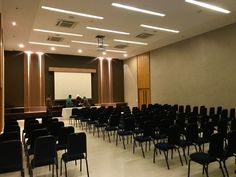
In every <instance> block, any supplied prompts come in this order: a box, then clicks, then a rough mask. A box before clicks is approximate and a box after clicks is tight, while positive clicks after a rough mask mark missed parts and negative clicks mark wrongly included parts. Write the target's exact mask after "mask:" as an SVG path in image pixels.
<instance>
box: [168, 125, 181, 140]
mask: <svg viewBox="0 0 236 177" xmlns="http://www.w3.org/2000/svg"><path fill="white" fill-rule="evenodd" d="M179 141H180V132H179V129H178V127H177V126H173V125H172V126H170V127H169V130H168V143H169V144H179Z"/></svg>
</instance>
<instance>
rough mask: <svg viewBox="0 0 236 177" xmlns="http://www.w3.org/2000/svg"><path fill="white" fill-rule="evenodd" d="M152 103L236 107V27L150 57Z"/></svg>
mask: <svg viewBox="0 0 236 177" xmlns="http://www.w3.org/2000/svg"><path fill="white" fill-rule="evenodd" d="M150 66H151V91H152V93H151V98H152V102H153V103H155V102H158V103H169V104H184V105H186V104H190V105H206V106H208V107H210V106H218V105H222V106H223V107H225V108H231V107H236V24H233V25H230V26H227V27H224V28H221V29H217V30H214V31H212V32H208V33H205V34H203V35H200V36H197V37H194V38H191V39H187V40H185V41H181V42H178V43H176V44H172V45H169V46H166V47H163V48H160V49H156V50H154V51H152V52H151V53H150Z"/></svg>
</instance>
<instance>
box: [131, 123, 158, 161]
mask: <svg viewBox="0 0 236 177" xmlns="http://www.w3.org/2000/svg"><path fill="white" fill-rule="evenodd" d="M154 136H155V126H154V123H153V122H151V121H147V122H145V123H144V126H143V133H142V134H141V135H136V134H134V135H133V139H134V140H133V153H135V147H136V146H137V144H136V142H138V144H139V145H140V146H141V150H142V154H143V158H145V153H144V149H143V143H145V147H146V148H145V149H146V151H147V143H149V149H150V143H151V142H153V137H154Z"/></svg>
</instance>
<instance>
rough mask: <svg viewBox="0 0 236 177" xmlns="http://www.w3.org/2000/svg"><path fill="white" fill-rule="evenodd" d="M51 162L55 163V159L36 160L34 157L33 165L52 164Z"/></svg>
mask: <svg viewBox="0 0 236 177" xmlns="http://www.w3.org/2000/svg"><path fill="white" fill-rule="evenodd" d="M50 164H55V159H54V158H52V159H46V160H40V161H35V160H34V159H32V160H31V166H32V167H33V168H34V167H41V166H45V165H50Z"/></svg>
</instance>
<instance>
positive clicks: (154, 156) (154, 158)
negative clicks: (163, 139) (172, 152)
mask: <svg viewBox="0 0 236 177" xmlns="http://www.w3.org/2000/svg"><path fill="white" fill-rule="evenodd" d="M156 151H157V149H156V147H154V154H153V163H155V161H156Z"/></svg>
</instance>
